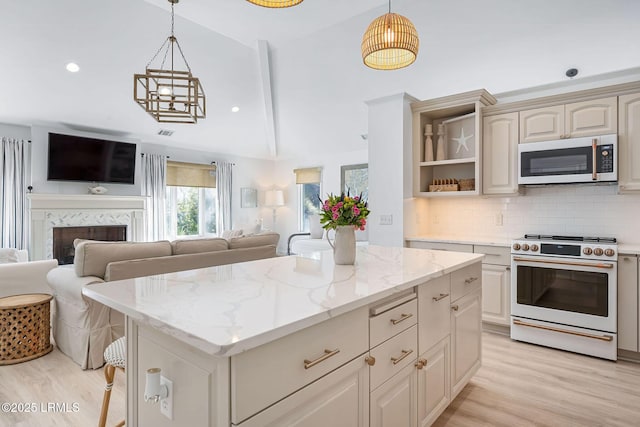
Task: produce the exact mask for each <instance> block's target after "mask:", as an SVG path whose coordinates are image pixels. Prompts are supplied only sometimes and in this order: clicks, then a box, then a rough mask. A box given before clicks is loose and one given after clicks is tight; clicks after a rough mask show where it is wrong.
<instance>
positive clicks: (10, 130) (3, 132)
mask: <svg viewBox="0 0 640 427" xmlns="http://www.w3.org/2000/svg"><path fill="white" fill-rule="evenodd" d="M3 136H7V137H9V138H16V139H30V138H31V128H30V127H28V126H18V125H11V124H7V123H0V137H3Z"/></svg>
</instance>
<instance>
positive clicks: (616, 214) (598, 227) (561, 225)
mask: <svg viewBox="0 0 640 427" xmlns="http://www.w3.org/2000/svg"><path fill="white" fill-rule="evenodd" d="M617 192H618V187H617V186H616V185H593V184H572V185H555V186H541V187H525V188H524V189H523V194H522V195H520V196H514V197H470V198H463V197H460V198H458V197H454V198H447V199H444V198H443V199H430V200H429V212H428V217H429V219H428V224H427V233H428V235H430V236H434V237H435V236H439V235H442V236H446V237H460V238H461V239H463V238H466V239H468V238H474V237H475V238H485V237H498V238H505V239H511V238H516V237H520V236H522V235H524V234H525V233H544V234H565V235H584V236H596V235H597V236H604V237H616V238H617V239H618V240H619V242H621V243H627V244H631V243H634V244H637V243H640V194H638V195H636V194H622V195H621V194H617Z"/></svg>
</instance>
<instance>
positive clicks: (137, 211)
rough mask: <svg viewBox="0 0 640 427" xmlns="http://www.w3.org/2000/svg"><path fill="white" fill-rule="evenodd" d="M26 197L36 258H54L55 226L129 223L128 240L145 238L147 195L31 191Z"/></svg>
mask: <svg viewBox="0 0 640 427" xmlns="http://www.w3.org/2000/svg"><path fill="white" fill-rule="evenodd" d="M27 198H28V199H29V204H30V209H29V210H30V212H29V213H30V217H31V241H30V248H29V258H31V260H33V261H35V260H41V259H52V258H54V255H53V229H54V228H67V227H92V226H105V225H117V226H121V227H123V226H126V240H128V241H132V242H143V241H145V240H146V227H145V222H146V221H145V219H146V205H147V197H140V196H111V195H106V194H101V195H95V194H35V193H29V194H27ZM61 258H62V257H61V256H58V258H57V259H58V260H60V259H61Z"/></svg>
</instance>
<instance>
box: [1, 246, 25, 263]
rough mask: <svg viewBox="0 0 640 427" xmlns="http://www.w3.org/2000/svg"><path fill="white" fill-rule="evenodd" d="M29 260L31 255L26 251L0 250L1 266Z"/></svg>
mask: <svg viewBox="0 0 640 427" xmlns="http://www.w3.org/2000/svg"><path fill="white" fill-rule="evenodd" d="M28 260H29V254H28V252H27V251H26V250H18V249H13V248H0V264H8V263H14V262H27V261H28Z"/></svg>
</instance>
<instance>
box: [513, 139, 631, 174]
mask: <svg viewBox="0 0 640 427" xmlns="http://www.w3.org/2000/svg"><path fill="white" fill-rule="evenodd" d="M617 180H618V135H616V134H611V135H601V136H591V137H585V138H570V139H560V140H557V141H544V142H530V143H525V144H518V184H566V183H572V182H615V181H617Z"/></svg>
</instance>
